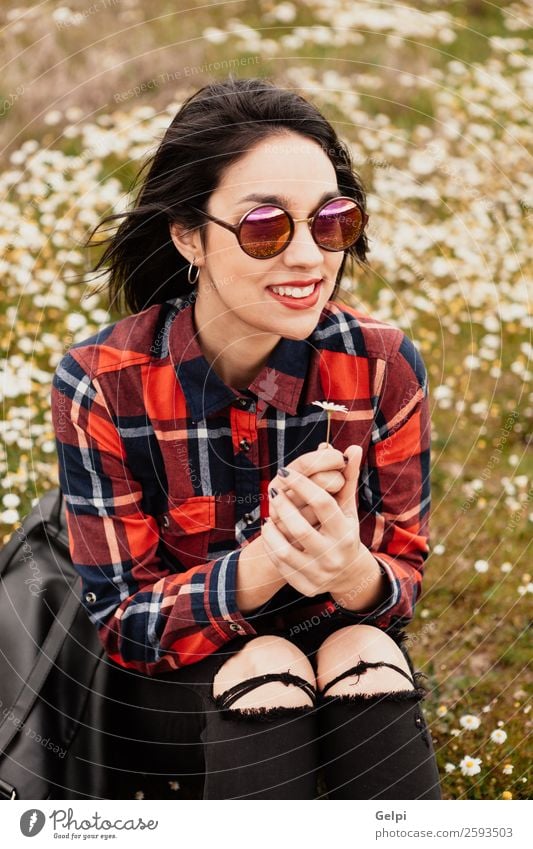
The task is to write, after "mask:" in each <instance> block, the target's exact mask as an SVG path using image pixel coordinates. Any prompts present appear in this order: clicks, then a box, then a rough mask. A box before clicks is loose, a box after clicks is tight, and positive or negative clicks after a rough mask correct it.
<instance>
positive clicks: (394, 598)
mask: <svg viewBox="0 0 533 849" xmlns="http://www.w3.org/2000/svg"><path fill="white" fill-rule="evenodd" d="M371 554H372V557H373V558H374V560H377V562H378V564H379V567H380V571H381V574H382V575H385V576H386V577H387V578H388V581H389V593H388V595H387V598H386V599H385V600H384V601H382V602H381V604H380V605H378V607H376V608H374V610H368V611H366V612H364V613H360V612H358V611H357V610H349V609H348V608H346V607H342V606H341V605H340V604H339V603H338V602H337V601H335V599H334V601H335V604H336V606H337V608H338V610H339V611H340V612H341V613H343V614H345V615H346V616H348V617H350V618H351V619H356V620H357V621H358V622H361V623H364V622H368V621H373V620H375V619H378V618H380V617H381V616H383V614H384V613H388V611H389V610H392V608H393V607H395V606H396V605H397V604H398V602H399V600H400V586H399V584H398V580H397V579H396V576H395V574H394V572H393V570H392V567H391V566H390V564H389V563H387V562H386V561H385V560H380V558H379V556H378V555H376V554H374V552H373V551H372V552H371Z"/></svg>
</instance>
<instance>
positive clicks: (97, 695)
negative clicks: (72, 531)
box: [0, 488, 203, 800]
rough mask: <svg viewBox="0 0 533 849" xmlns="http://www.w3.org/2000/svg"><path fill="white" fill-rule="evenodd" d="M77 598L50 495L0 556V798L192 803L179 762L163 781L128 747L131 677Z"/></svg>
mask: <svg viewBox="0 0 533 849" xmlns="http://www.w3.org/2000/svg"><path fill="white" fill-rule="evenodd" d="M81 592H82V584H81V578H80V577H79V575H78V573H77V572H76V571H75V569H74V566H73V564H72V560H71V557H70V551H69V544H68V532H67V526H66V518H65V503H64V498H63V495H62V493H61V490H60V489H59V488H56V489H53V490H50V491H49V492H47V493H46V494H45V495H44V496H43V497H42V498H41V499H40V501H39V502H38V503H37V504H36V505H35V506H34V508H33V509H32V510H31V512H30V513H29V514H28V515H27V516H26V517H25V519H24V521H23V522H22V525H21V526H20V527H18V528H17V529H16V530H15V532H14V533H13V535H12V537H11V538H10V539H9V541H8V542H7V543H6V545H5V546H4V547H3V548H2V549H1V550H0V800H2V799H4V800H7V799H87V798H91V799H94V798H96V799H107V798H110V799H128V798H130V799H134V798H136V796H137V798H139V791H141V793H144V797H145V798H151V799H165V798H169V799H176V798H178V799H179V798H181V799H191V798H192V799H198V798H201V795H202V792H201V791H202V786H203V777H202V775H201V773H200V774H199V775H198V776H197V777H196V778H194V779H193V778H191V776H190V775H189V767H188V766H186V761H187V756H186V755H178V753H177V751H176V750H175V749H174V748H171V750H170V751H171V758H172V761H173V762H175V763H176V771H177V774H176V775H175V776H174V775H173V776H172V778H179V779H180V781H179V782H178V781H169V780H168V779H169V777H170V776H169V775H168V774H165V775H163V774H158V772H157V768H156V767H154V762H153V757H152V751H153V748H154V747H151V748H150V747H145V748H144V750H143V749H142V746H140V744H138V742H137V739H136V721H135V718H130V717H131V711H130V710H129V708H130V706H131V705H134V704H135V694H136V686H138V678H135V677H134V676H132V675H131V674H129V673H128V671H127V670H124V669H123V668H122V667H120V666H119V665H118V664H116V663H114V662H113V661H111V660H110V658H109V657H108V656H107V655H106V653H105V651H104V648H103V646H102V644H101V643H100V640H99V639H98V635H97V631H96V628H95V626H94V625H93V624H92V622H91V621H90V619H89V617H88V615H87V612H86V610H85V608H84V607H83V606H82V604H81ZM154 686H157V681H156V682H155V683H154ZM188 748H191V747H190V746H189V747H188ZM180 764H182V765H183V770H182V771H183V772H184V773H186V777H185V778H184V776H180V774H179V769H180Z"/></svg>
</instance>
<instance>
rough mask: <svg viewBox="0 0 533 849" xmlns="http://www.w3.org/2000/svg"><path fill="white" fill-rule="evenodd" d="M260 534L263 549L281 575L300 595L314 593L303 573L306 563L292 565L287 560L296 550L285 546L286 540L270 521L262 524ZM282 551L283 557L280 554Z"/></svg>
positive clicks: (293, 555)
mask: <svg viewBox="0 0 533 849" xmlns="http://www.w3.org/2000/svg"><path fill="white" fill-rule="evenodd" d="M262 535H263V544H264V547H265V551H266V553H267V555H268V557H269V558H270V559H271V560H272V562H273V563H274V565H275V567H276V569H277V570H278V572H279V574H280V575H281V577H282V578H283V579H284V580H285V581H286V582H287V583H288V584H290V586H291V587H294V589H295V590H297V592H299V593H302V595H305V596H313V595H315V594H316V592H317V590H316V588H315V587H314V585H313V584H312V583H311V581H310V580H309V579H308V577H307V576H306V574H305V566H306V565H307V563H306V562H305V563H301V564H297V565H292V562H289V560H290V558H291V554H292V557H295V556H296V555H297V554H298V552H296V551H294V553H291V552H290V549H289V547H285V546H286V542H287V541H286V540H285V539H284V537H283V536H282V535H280V533H279V530H278V529H277V528H276V527H275V526H274V525H273V523H272V522H271V521H268V522H266V523H265V524H264V525H263V528H262ZM282 553H283V554H284V555H285V557H282V556H281V554H282ZM306 561H307V558H306Z"/></svg>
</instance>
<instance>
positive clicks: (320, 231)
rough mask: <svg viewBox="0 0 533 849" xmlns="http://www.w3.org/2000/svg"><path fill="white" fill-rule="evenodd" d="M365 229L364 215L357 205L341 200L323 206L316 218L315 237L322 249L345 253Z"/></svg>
mask: <svg viewBox="0 0 533 849" xmlns="http://www.w3.org/2000/svg"><path fill="white" fill-rule="evenodd" d="M363 227H364V222H363V215H362V212H361V210H360V209H359V207H358V206H357V204H356V203H355V202H354V201H352V200H349V199H346V198H339V199H335V200H332V201H331V202H330V203H327V204H326V205H325V206H323V207H322V209H321V210H320V212H319V213H318V215H317V216H316V217H315V220H314V222H313V236H314V237H315V240H316V243H317V244H318V245H320V247H321V248H325V249H326V250H328V251H343V250H346V248H349V247H350V246H351V245H353V244H354V242H356V241H357V239H358V238H359V236H360V235H361V233H362V231H363Z"/></svg>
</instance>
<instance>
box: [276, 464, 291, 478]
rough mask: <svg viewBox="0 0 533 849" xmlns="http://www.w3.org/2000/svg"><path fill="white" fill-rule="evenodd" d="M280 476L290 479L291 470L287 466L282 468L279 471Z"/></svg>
mask: <svg viewBox="0 0 533 849" xmlns="http://www.w3.org/2000/svg"><path fill="white" fill-rule="evenodd" d="M278 475H281V477H282V478H288V477H289V470H288V469H286V468H285V466H282V467H281V469H278Z"/></svg>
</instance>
